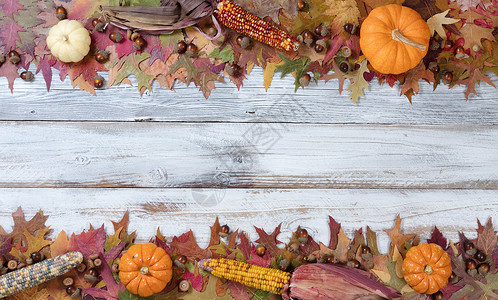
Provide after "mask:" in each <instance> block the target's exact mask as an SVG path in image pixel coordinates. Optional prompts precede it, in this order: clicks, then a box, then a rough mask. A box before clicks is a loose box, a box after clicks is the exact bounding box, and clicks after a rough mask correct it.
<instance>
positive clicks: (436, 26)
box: [427, 9, 460, 40]
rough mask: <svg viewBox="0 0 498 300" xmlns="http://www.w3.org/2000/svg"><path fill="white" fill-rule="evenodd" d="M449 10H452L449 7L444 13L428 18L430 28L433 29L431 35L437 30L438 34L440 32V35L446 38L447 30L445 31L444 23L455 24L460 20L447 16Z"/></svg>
mask: <svg viewBox="0 0 498 300" xmlns="http://www.w3.org/2000/svg"><path fill="white" fill-rule="evenodd" d="M449 11H450V10H449V9H447V10H445V11H443V12H442V13H439V14H435V15H433V16H432V17H430V18H429V20H427V25H429V30H430V31H431V35H433V34H434V32H437V34H439V36H440V37H442V38H443V39H444V40H445V39H446V32H445V31H444V28H443V25H444V24H455V23H457V22H459V21H460V20H457V19H452V18H447V17H446V15H447V14H448V12H449Z"/></svg>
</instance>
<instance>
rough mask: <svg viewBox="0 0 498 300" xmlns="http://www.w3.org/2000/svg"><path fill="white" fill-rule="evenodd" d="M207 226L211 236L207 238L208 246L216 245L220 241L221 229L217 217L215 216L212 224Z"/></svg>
mask: <svg viewBox="0 0 498 300" xmlns="http://www.w3.org/2000/svg"><path fill="white" fill-rule="evenodd" d="M209 228H210V229H211V238H210V239H209V246H208V247H211V246H214V245H218V244H219V243H220V231H221V226H220V221H219V220H218V217H216V220H215V221H214V225H213V226H210V227H209Z"/></svg>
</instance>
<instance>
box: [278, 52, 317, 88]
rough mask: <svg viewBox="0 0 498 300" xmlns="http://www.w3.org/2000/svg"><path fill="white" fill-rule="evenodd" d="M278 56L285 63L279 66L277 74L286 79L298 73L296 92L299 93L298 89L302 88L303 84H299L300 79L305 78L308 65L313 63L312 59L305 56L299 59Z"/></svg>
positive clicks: (295, 82) (295, 83)
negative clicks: (291, 74) (290, 74)
mask: <svg viewBox="0 0 498 300" xmlns="http://www.w3.org/2000/svg"><path fill="white" fill-rule="evenodd" d="M277 54H278V57H280V59H281V60H282V62H283V63H282V64H281V65H278V66H277V68H276V69H275V72H281V73H282V75H281V76H280V78H284V76H285V75H287V74H289V73H292V72H296V80H295V81H294V85H295V87H296V88H295V90H294V91H297V89H298V88H299V87H300V86H301V84H300V83H299V78H301V77H302V76H303V74H304V72H305V70H306V68H308V65H309V64H310V63H311V59H309V58H308V57H304V56H303V57H300V58H299V59H290V58H288V57H287V56H285V55H283V54H280V53H277Z"/></svg>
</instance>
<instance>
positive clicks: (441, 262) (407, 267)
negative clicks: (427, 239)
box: [402, 243, 452, 294]
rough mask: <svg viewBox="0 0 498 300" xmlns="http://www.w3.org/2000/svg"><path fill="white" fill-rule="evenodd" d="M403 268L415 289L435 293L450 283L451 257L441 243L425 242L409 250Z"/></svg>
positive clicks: (420, 291) (404, 273) (408, 281)
mask: <svg viewBox="0 0 498 300" xmlns="http://www.w3.org/2000/svg"><path fill="white" fill-rule="evenodd" d="M402 270H403V275H404V277H405V280H406V282H407V283H408V284H409V285H410V286H411V287H412V288H413V289H414V290H415V291H417V292H419V293H427V294H433V293H435V292H437V291H438V290H439V289H441V288H443V287H445V286H446V285H447V284H448V278H449V277H450V275H451V271H452V268H451V259H450V256H449V255H448V253H446V252H445V251H444V250H443V248H441V247H440V246H439V245H437V244H432V243H431V244H427V243H423V244H420V245H418V246H414V247H412V248H410V250H408V252H407V253H406V257H405V260H404V261H403V267H402Z"/></svg>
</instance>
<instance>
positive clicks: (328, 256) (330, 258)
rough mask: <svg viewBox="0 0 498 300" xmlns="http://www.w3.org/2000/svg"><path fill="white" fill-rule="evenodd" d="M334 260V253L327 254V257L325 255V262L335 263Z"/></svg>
mask: <svg viewBox="0 0 498 300" xmlns="http://www.w3.org/2000/svg"><path fill="white" fill-rule="evenodd" d="M334 262H335V259H334V256H333V255H327V257H325V260H324V263H326V264H333V263H334Z"/></svg>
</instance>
